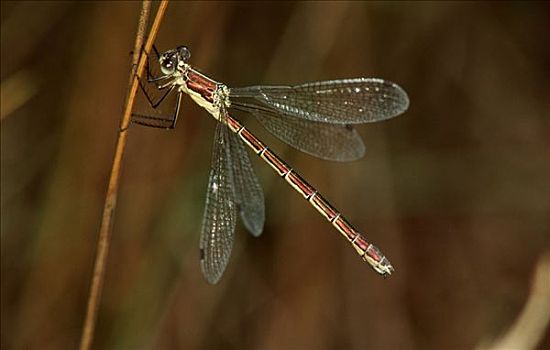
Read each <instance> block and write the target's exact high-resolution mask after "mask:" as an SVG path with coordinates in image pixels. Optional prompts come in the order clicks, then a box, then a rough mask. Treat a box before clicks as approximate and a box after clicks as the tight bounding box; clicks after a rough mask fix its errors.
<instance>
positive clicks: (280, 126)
mask: <svg viewBox="0 0 550 350" xmlns="http://www.w3.org/2000/svg"><path fill="white" fill-rule="evenodd" d="M242 110H246V111H247V112H250V113H252V114H253V115H254V116H255V117H256V119H258V120H259V121H260V123H262V125H263V126H264V127H265V128H266V129H267V130H269V132H271V133H272V134H273V135H275V136H277V137H278V138H279V139H281V140H282V141H283V142H285V143H287V144H289V145H291V146H292V147H294V148H296V149H298V150H300V151H302V152H305V153H308V154H311V155H312V156H315V157H318V158H322V159H326V160H335V161H351V160H356V159H358V158H361V157H363V156H364V155H365V144H364V143H363V140H362V139H361V136H360V135H359V134H358V133H357V131H356V130H355V129H354V128H353V127H352V126H351V125H349V124H329V123H321V122H314V121H309V120H304V119H298V118H292V117H287V116H285V115H281V114H276V113H275V112H273V111H269V110H266V109H263V110H260V109H254V108H250V109H244V108H243V109H242Z"/></svg>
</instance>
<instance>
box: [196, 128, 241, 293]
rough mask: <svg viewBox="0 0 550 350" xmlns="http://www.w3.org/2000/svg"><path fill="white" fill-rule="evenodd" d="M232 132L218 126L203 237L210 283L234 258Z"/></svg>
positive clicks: (204, 267) (205, 269) (204, 270)
mask: <svg viewBox="0 0 550 350" xmlns="http://www.w3.org/2000/svg"><path fill="white" fill-rule="evenodd" d="M229 132H230V131H229V130H228V129H227V126H226V125H225V124H222V123H219V124H218V125H217V127H216V134H215V137H214V146H213V151H212V166H211V169H210V177H209V179H208V190H207V193H206V208H205V209H204V218H203V223H202V231H201V237H200V253H201V269H202V273H203V275H204V277H205V278H206V280H207V281H208V282H209V283H211V284H215V283H217V282H218V281H219V280H220V278H221V276H222V274H223V272H224V270H225V267H226V266H227V262H228V260H229V257H230V256H231V249H232V248H233V236H234V233H235V223H236V218H237V204H236V200H235V191H234V186H233V172H232V160H231V153H230V146H229V142H230V141H229Z"/></svg>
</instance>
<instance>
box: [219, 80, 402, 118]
mask: <svg viewBox="0 0 550 350" xmlns="http://www.w3.org/2000/svg"><path fill="white" fill-rule="evenodd" d="M229 96H230V99H231V103H232V104H233V105H236V106H239V105H241V106H246V107H252V108H258V109H262V108H264V109H265V107H268V108H270V109H273V110H275V111H278V112H279V113H281V114H285V115H287V116H290V117H295V118H300V119H305V120H311V121H318V122H324V123H336V124H356V123H369V122H376V121H380V120H384V119H389V118H392V117H395V116H397V115H399V114H401V113H403V112H404V111H405V110H406V109H407V108H408V106H409V98H408V97H407V93H406V92H405V91H404V90H403V89H402V88H401V87H399V85H397V84H394V83H392V82H389V81H385V80H382V79H376V78H357V79H343V80H328V81H320V82H315V83H307V84H303V85H296V86H250V87H244V88H232V89H231V91H230V95H229Z"/></svg>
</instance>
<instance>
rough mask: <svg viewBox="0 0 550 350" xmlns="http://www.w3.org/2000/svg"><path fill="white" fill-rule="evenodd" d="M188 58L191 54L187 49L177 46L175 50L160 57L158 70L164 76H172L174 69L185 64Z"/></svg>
mask: <svg viewBox="0 0 550 350" xmlns="http://www.w3.org/2000/svg"><path fill="white" fill-rule="evenodd" d="M190 57H191V52H190V51H189V49H188V48H187V47H185V46H178V47H177V48H176V49H175V50H168V51H166V52H164V53H163V54H162V55H160V57H159V64H160V69H161V71H162V73H163V74H165V75H170V74H174V73H175V72H176V69H177V68H178V67H179V66H183V65H184V64H185V63H187V61H188V60H189V58H190Z"/></svg>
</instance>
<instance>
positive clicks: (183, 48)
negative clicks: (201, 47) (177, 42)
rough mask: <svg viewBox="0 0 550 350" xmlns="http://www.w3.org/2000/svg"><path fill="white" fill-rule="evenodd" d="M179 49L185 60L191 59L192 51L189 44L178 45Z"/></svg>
mask: <svg viewBox="0 0 550 350" xmlns="http://www.w3.org/2000/svg"><path fill="white" fill-rule="evenodd" d="M177 50H178V52H179V54H180V57H181V59H182V60H183V62H187V61H189V59H190V58H191V51H189V49H188V48H187V46H178V49H177Z"/></svg>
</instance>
